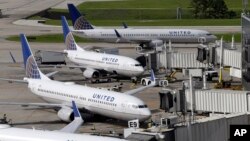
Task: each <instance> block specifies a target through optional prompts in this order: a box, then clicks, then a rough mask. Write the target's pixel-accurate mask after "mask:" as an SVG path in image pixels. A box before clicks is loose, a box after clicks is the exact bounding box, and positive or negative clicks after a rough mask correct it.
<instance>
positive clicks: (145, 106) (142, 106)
mask: <svg viewBox="0 0 250 141" xmlns="http://www.w3.org/2000/svg"><path fill="white" fill-rule="evenodd" d="M147 107H148V106H147V105H139V108H147Z"/></svg>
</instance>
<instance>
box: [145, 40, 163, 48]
mask: <svg viewBox="0 0 250 141" xmlns="http://www.w3.org/2000/svg"><path fill="white" fill-rule="evenodd" d="M163 44H164V43H163V41H162V40H152V41H150V42H149V43H148V44H147V46H148V47H149V48H155V47H162V46H163Z"/></svg>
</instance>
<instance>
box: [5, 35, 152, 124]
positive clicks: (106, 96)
mask: <svg viewBox="0 0 250 141" xmlns="http://www.w3.org/2000/svg"><path fill="white" fill-rule="evenodd" d="M20 38H21V43H22V51H23V59H24V66H25V67H24V68H25V72H26V75H27V77H25V78H24V79H23V80H15V79H4V78H1V79H0V80H6V81H9V82H23V83H27V84H28V88H29V89H30V91H31V92H32V93H34V94H36V95H37V96H39V97H41V98H42V99H44V100H45V101H47V102H49V103H9V102H0V104H2V105H3V104H7V105H24V106H32V105H33V106H45V107H51V108H59V109H60V110H59V111H58V116H59V118H60V119H62V120H63V121H71V120H72V113H73V110H72V107H71V101H73V100H74V101H75V102H76V103H77V105H78V108H79V109H81V110H82V111H88V112H91V113H94V114H99V115H103V116H106V117H111V118H115V119H120V120H126V121H128V120H132V119H139V120H140V121H144V120H147V119H149V118H150V117H151V112H150V110H149V109H148V107H147V105H146V104H145V103H144V102H143V101H142V100H140V99H139V98H137V97H134V96H132V95H133V94H136V93H137V92H140V91H142V90H144V89H146V88H149V87H153V86H155V76H154V73H153V71H152V70H151V80H152V84H151V85H148V86H145V87H139V88H137V89H133V90H129V91H127V92H124V93H119V92H114V91H108V90H103V89H97V88H93V87H88V86H82V85H77V84H74V83H72V82H59V81H54V80H51V79H49V78H48V77H47V76H46V75H44V74H43V73H42V72H41V71H40V69H39V68H38V66H37V63H36V61H35V60H34V57H33V54H32V53H31V50H30V47H29V44H28V42H27V39H26V37H25V35H24V34H20Z"/></svg>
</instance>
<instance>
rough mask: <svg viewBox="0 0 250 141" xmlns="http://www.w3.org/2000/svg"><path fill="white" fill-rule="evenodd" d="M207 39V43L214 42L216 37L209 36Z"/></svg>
mask: <svg viewBox="0 0 250 141" xmlns="http://www.w3.org/2000/svg"><path fill="white" fill-rule="evenodd" d="M208 39H209V42H214V41H215V40H216V39H217V37H216V36H215V35H211V36H209V37H208Z"/></svg>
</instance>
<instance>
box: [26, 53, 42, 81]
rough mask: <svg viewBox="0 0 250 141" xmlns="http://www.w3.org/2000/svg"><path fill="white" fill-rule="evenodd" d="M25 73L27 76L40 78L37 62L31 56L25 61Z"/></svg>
mask: <svg viewBox="0 0 250 141" xmlns="http://www.w3.org/2000/svg"><path fill="white" fill-rule="evenodd" d="M26 75H27V76H28V77H29V78H34V79H41V76H40V73H39V70H38V67H37V64H36V62H35V60H34V59H33V57H32V56H30V57H29V58H28V59H27V62H26Z"/></svg>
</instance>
